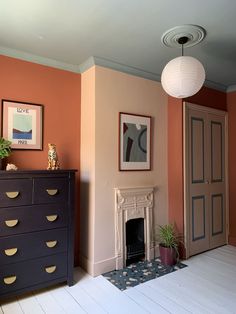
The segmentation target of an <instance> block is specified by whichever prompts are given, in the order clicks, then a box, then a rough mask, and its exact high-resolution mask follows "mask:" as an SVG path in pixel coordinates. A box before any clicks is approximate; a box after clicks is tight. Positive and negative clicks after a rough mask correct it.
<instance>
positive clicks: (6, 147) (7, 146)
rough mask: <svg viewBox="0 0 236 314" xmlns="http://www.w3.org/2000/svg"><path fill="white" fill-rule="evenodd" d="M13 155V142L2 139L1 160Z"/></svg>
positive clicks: (0, 143) (0, 142)
mask: <svg viewBox="0 0 236 314" xmlns="http://www.w3.org/2000/svg"><path fill="white" fill-rule="evenodd" d="M10 154H11V142H10V141H8V140H5V139H4V138H3V137H1V138H0V159H3V158H5V157H8V156H10Z"/></svg>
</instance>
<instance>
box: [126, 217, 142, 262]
mask: <svg viewBox="0 0 236 314" xmlns="http://www.w3.org/2000/svg"><path fill="white" fill-rule="evenodd" d="M125 231H126V265H129V264H131V263H132V262H135V261H139V260H141V259H143V258H144V257H145V245H144V219H143V218H135V219H130V220H129V221H127V222H126V230H125Z"/></svg>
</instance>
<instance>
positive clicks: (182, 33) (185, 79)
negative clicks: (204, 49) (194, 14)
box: [161, 25, 206, 98]
mask: <svg viewBox="0 0 236 314" xmlns="http://www.w3.org/2000/svg"><path fill="white" fill-rule="evenodd" d="M190 30H191V31H190ZM193 30H194V31H195V32H194V31H193ZM196 30H197V31H196ZM199 30H200V32H199ZM196 34H197V36H196ZM204 37H205V30H204V29H203V28H202V27H200V26H196V25H183V26H177V27H175V28H173V29H171V30H169V31H167V32H166V33H165V34H164V35H163V36H162V42H163V43H164V44H165V45H166V46H168V47H181V48H182V56H180V57H177V58H175V59H172V60H171V61H169V62H168V63H167V64H166V66H165V67H164V69H163V71H162V75H161V84H162V87H163V89H164V90H165V91H166V93H167V94H168V95H170V96H172V97H176V98H186V97H190V96H192V95H194V94H196V93H197V92H198V91H199V90H200V89H201V87H202V85H203V84H204V81H205V76H206V75H205V70H204V67H203V65H202V64H201V62H200V61H199V60H197V59H196V58H193V57H190V56H184V53H183V52H184V47H189V46H193V45H196V44H197V43H199V42H200V41H202V39H203V38H204Z"/></svg>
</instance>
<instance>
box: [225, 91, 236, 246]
mask: <svg viewBox="0 0 236 314" xmlns="http://www.w3.org/2000/svg"><path fill="white" fill-rule="evenodd" d="M227 107H228V117H229V244H232V245H235V246H236V162H235V161H236V146H235V134H236V123H235V121H236V92H232V93H228V94H227Z"/></svg>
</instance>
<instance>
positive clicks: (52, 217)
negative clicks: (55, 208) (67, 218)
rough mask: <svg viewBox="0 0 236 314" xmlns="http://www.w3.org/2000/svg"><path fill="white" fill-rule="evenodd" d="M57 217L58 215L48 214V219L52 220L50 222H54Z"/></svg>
mask: <svg viewBox="0 0 236 314" xmlns="http://www.w3.org/2000/svg"><path fill="white" fill-rule="evenodd" d="M57 217H58V215H49V216H46V218H47V220H48V221H50V222H53V221H55V220H57Z"/></svg>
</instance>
